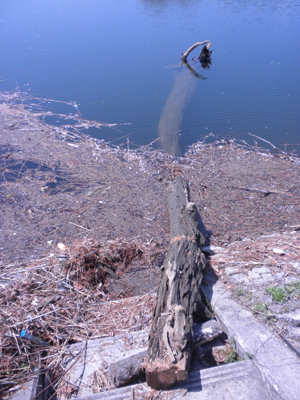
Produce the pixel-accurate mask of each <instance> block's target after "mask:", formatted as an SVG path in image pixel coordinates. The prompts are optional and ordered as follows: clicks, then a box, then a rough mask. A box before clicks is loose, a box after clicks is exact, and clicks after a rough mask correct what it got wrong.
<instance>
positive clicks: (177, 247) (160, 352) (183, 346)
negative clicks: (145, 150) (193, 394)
mask: <svg viewBox="0 0 300 400" xmlns="http://www.w3.org/2000/svg"><path fill="white" fill-rule="evenodd" d="M167 205H168V210H169V218H170V239H171V240H170V247H169V251H168V254H167V256H166V258H165V261H164V264H163V266H162V278H161V283H160V286H159V289H158V294H157V302H156V307H155V310H154V315H153V322H152V327H151V331H150V336H149V347H148V352H147V356H146V359H145V362H144V367H145V372H146V380H147V383H148V385H149V386H151V387H152V388H154V389H167V388H169V387H171V386H172V385H173V384H174V383H175V382H176V381H181V380H185V379H187V377H188V371H189V368H190V362H191V354H192V348H193V332H192V327H193V322H194V318H197V319H202V320H205V319H208V318H210V317H211V313H210V312H209V310H208V309H207V308H206V306H205V305H204V303H203V301H202V298H201V291H200V285H201V281H202V276H203V271H204V268H205V257H204V254H203V253H202V251H201V248H200V245H203V241H204V238H203V236H202V235H201V234H200V232H199V230H198V221H197V215H196V209H195V204H194V203H192V202H191V201H190V197H189V191H188V185H187V183H186V182H185V181H184V179H183V178H182V177H180V176H177V177H176V178H175V179H174V180H173V181H172V182H170V184H169V185H168V187H167Z"/></svg>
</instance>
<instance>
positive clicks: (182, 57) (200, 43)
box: [180, 40, 211, 61]
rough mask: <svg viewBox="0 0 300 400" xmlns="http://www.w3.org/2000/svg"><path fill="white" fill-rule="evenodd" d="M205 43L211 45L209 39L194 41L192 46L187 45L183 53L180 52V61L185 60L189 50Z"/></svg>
mask: <svg viewBox="0 0 300 400" xmlns="http://www.w3.org/2000/svg"><path fill="white" fill-rule="evenodd" d="M207 43H209V46H210V45H211V43H210V41H209V40H204V42H197V43H194V44H193V46H191V47H189V48H188V49H187V51H186V52H185V53H182V56H181V57H180V59H181V60H182V61H186V59H187V56H188V55H189V54H190V52H191V51H193V50H194V49H195V48H196V47H198V46H203V45H204V44H207Z"/></svg>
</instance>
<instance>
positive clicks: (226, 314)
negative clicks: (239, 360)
mask: <svg viewBox="0 0 300 400" xmlns="http://www.w3.org/2000/svg"><path fill="white" fill-rule="evenodd" d="M202 287H203V290H204V291H205V293H206V296H207V298H208V299H210V303H211V306H212V308H213V310H214V312H215V314H216V317H217V318H218V320H219V322H220V323H221V325H222V327H223V329H224V330H225V332H226V333H227V335H228V338H229V339H232V340H233V341H234V342H235V345H236V348H237V351H238V353H239V354H240V356H241V357H244V358H249V357H251V358H253V361H254V363H255V365H256V366H257V368H258V369H259V371H260V373H261V376H262V379H263V382H264V383H265V385H266V387H267V388H268V390H269V394H270V396H271V398H272V399H274V400H298V399H299V398H300V379H299V377H300V359H299V358H298V357H297V356H296V355H295V354H294V353H293V352H292V351H291V350H290V349H289V348H288V347H287V345H286V344H285V343H283V342H282V341H281V340H280V339H279V338H278V337H276V336H275V335H274V334H273V333H272V332H271V331H270V330H269V329H268V328H266V327H265V326H264V325H262V324H261V323H260V322H258V321H257V320H256V319H255V317H254V315H253V314H252V313H251V312H250V311H247V310H245V309H243V308H242V307H241V306H240V305H239V304H238V303H236V302H235V301H234V300H232V298H231V293H230V290H229V289H227V288H226V287H225V286H224V285H223V284H222V283H221V282H220V281H218V282H217V283H215V284H214V285H213V286H212V287H211V285H209V284H207V285H205V284H203V286H202Z"/></svg>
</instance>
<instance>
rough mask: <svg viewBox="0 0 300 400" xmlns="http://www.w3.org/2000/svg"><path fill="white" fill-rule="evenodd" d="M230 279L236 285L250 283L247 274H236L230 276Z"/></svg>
mask: <svg viewBox="0 0 300 400" xmlns="http://www.w3.org/2000/svg"><path fill="white" fill-rule="evenodd" d="M230 280H231V282H232V283H234V284H235V285H241V284H243V283H246V284H247V283H249V279H248V278H247V277H246V275H245V274H235V275H233V276H231V277H230Z"/></svg>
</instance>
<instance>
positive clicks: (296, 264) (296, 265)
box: [292, 262, 300, 272]
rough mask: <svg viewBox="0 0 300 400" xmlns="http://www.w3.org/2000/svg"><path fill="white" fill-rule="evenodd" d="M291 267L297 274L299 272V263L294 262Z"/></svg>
mask: <svg viewBox="0 0 300 400" xmlns="http://www.w3.org/2000/svg"><path fill="white" fill-rule="evenodd" d="M292 265H293V267H294V268H295V270H296V271H297V272H300V262H294V263H292Z"/></svg>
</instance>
